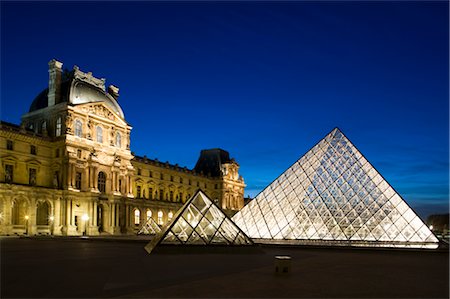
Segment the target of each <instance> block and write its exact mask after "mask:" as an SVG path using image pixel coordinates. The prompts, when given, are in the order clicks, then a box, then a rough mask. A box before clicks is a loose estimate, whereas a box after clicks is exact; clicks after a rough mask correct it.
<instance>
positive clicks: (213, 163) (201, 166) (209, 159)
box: [194, 148, 234, 177]
mask: <svg viewBox="0 0 450 299" xmlns="http://www.w3.org/2000/svg"><path fill="white" fill-rule="evenodd" d="M230 162H234V160H233V159H230V154H229V153H228V152H227V151H225V150H223V149H220V148H213V149H206V150H202V151H201V153H200V158H199V159H198V161H197V164H196V165H195V167H194V170H195V171H196V172H199V173H204V174H205V175H211V176H213V177H219V176H221V175H222V171H221V166H222V164H225V163H230Z"/></svg>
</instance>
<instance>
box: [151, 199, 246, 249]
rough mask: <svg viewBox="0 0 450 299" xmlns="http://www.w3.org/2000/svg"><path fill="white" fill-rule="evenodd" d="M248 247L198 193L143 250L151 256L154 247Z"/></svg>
mask: <svg viewBox="0 0 450 299" xmlns="http://www.w3.org/2000/svg"><path fill="white" fill-rule="evenodd" d="M160 243H161V244H186V245H250V244H253V242H252V241H251V240H250V239H249V238H248V237H247V235H245V233H244V232H243V231H242V230H241V229H240V228H239V227H237V226H236V224H234V223H233V221H231V219H230V218H228V217H227V216H226V215H225V214H224V213H223V212H222V210H221V209H220V208H219V207H218V206H216V205H215V204H214V203H213V202H212V201H211V199H209V198H208V196H206V195H205V193H203V192H202V191H201V190H198V191H197V192H196V193H195V194H194V196H192V197H191V198H190V199H189V200H188V201H187V202H186V203H185V204H184V205H183V207H182V208H181V209H180V210H179V211H178V212H177V213H176V215H175V216H174V218H173V219H172V221H171V222H170V223H168V224H167V225H166V226H165V227H164V228H163V230H162V231H161V232H160V233H159V234H158V235H156V236H155V238H154V239H153V240H151V241H150V243H148V244H147V245H146V246H145V250H147V252H148V253H151V252H152V250H153V249H154V248H155V247H156V246H157V245H158V244H160Z"/></svg>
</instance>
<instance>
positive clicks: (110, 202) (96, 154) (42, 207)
mask: <svg viewBox="0 0 450 299" xmlns="http://www.w3.org/2000/svg"><path fill="white" fill-rule="evenodd" d="M131 129H132V127H131V125H130V124H129V123H128V122H127V121H126V119H125V115H124V113H123V111H122V109H121V107H120V105H119V88H117V87H116V86H113V85H110V86H109V87H108V89H106V87H105V79H99V78H96V77H94V76H93V75H92V73H90V72H88V73H85V72H82V71H81V70H80V69H79V68H78V67H77V66H75V67H74V68H73V70H72V71H63V69H62V63H61V62H59V61H56V60H51V61H50V62H49V85H48V88H46V89H45V90H43V91H42V92H41V93H40V94H39V95H38V96H37V97H36V98H35V99H34V101H33V102H32V103H31V106H30V110H29V111H28V112H27V113H25V114H24V115H23V116H22V121H21V124H20V125H15V124H10V123H6V122H1V127H0V158H1V168H0V234H2V235H5V234H7V235H12V234H30V235H37V234H54V235H83V234H87V235H98V234H100V233H105V234H114V235H117V234H134V233H136V232H137V231H138V230H139V228H140V227H141V226H142V225H143V224H144V223H145V222H146V221H147V219H149V218H152V219H153V220H155V221H156V223H158V224H159V225H163V224H165V223H167V222H168V221H169V220H171V218H172V217H173V216H174V214H175V213H176V212H177V211H178V210H179V209H180V208H181V207H182V205H183V204H184V203H185V202H186V201H187V200H188V199H189V198H190V197H191V196H193V195H194V194H195V193H196V191H197V190H198V189H201V190H202V191H203V192H204V193H205V194H206V195H207V196H208V197H209V198H211V199H212V200H214V201H215V202H216V203H217V204H218V205H219V207H221V208H222V210H223V211H224V212H225V213H226V214H228V215H233V214H234V213H235V212H237V211H239V210H240V209H241V208H242V207H243V206H244V188H245V183H244V180H243V178H242V177H241V176H240V175H239V164H238V163H237V162H236V161H235V160H234V159H232V158H230V156H229V153H228V152H227V151H225V150H222V149H208V150H202V151H201V153H200V157H199V160H198V162H197V164H196V165H195V167H194V168H193V169H188V168H186V167H180V166H178V165H177V164H175V165H173V164H170V163H168V162H165V163H164V162H160V161H158V160H153V159H148V158H147V157H146V156H144V157H139V156H135V155H134V154H133V153H132V152H131V150H130V131H131Z"/></svg>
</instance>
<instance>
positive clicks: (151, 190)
mask: <svg viewBox="0 0 450 299" xmlns="http://www.w3.org/2000/svg"><path fill="white" fill-rule="evenodd" d="M148 198H149V199H153V188H148Z"/></svg>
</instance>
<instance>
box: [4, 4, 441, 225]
mask: <svg viewBox="0 0 450 299" xmlns="http://www.w3.org/2000/svg"><path fill="white" fill-rule="evenodd" d="M448 8H449V7H448V2H447V1H441V2H430V1H427V2H420V1H414V2H403V1H400V2H387V1H382V2H374V1H370V2H369V1H367V2H366V1H365V2H348V1H347V2H336V1H333V2H324V1H321V2H132V3H122V2H84V3H83V2H81V3H80V2H78V3H75V2H32V3H28V2H14V3H13V2H4V1H2V2H1V110H0V112H1V119H2V120H4V121H8V122H13V123H19V122H20V116H21V115H22V114H23V113H25V112H26V111H28V109H29V105H30V104H31V101H32V100H33V98H34V97H35V96H36V95H37V94H38V93H39V92H40V91H41V90H42V89H44V88H45V87H46V86H47V84H48V72H47V68H48V66H47V62H48V61H49V60H50V59H52V58H56V59H58V60H60V61H62V62H63V63H64V67H67V68H69V69H72V67H73V66H74V65H78V66H79V67H80V69H81V70H83V71H92V72H93V74H94V76H97V77H103V78H106V79H107V85H109V84H115V85H117V86H118V87H119V88H120V98H119V102H120V104H121V106H122V108H123V110H124V112H125V117H126V119H127V121H128V122H129V123H130V124H131V125H132V126H133V130H132V140H131V147H132V151H133V152H135V153H136V154H138V155H147V156H148V157H149V158H158V159H159V160H160V161H169V162H171V163H174V164H175V163H178V164H180V165H181V166H188V167H190V168H192V167H193V166H194V165H195V162H196V160H197V158H198V156H199V153H200V150H201V149H205V148H215V147H220V148H223V149H226V150H228V151H229V152H230V154H231V155H232V156H233V157H235V158H236V160H237V161H238V162H239V163H240V165H241V170H240V172H241V174H242V175H243V176H244V179H245V182H246V183H247V188H246V195H251V196H255V195H256V194H257V193H258V192H259V191H261V190H262V189H263V188H264V187H265V186H266V185H268V184H269V183H270V182H271V181H272V180H273V179H275V178H276V177H277V176H278V175H279V174H281V173H282V172H283V171H284V170H285V169H286V168H288V167H289V166H290V165H291V164H292V163H293V162H294V161H296V160H297V159H298V158H299V157H300V156H301V155H303V154H304V153H305V152H306V151H307V150H308V149H309V148H310V147H312V146H313V145H314V144H315V143H316V142H317V141H319V140H320V139H321V138H323V137H324V136H325V135H326V134H327V133H328V132H329V131H331V130H332V129H333V128H334V127H336V126H337V127H339V128H341V129H342V130H343V132H344V133H345V134H346V135H347V137H349V138H350V140H351V141H352V142H353V143H354V144H355V145H356V146H357V147H358V148H359V149H360V150H361V152H362V153H363V154H364V155H365V156H366V158H367V159H368V160H369V161H371V163H372V164H373V165H374V166H375V167H376V168H377V169H378V170H379V171H380V173H381V174H382V175H383V176H384V177H385V178H386V179H387V180H388V182H390V183H391V185H392V186H393V187H394V188H395V189H396V190H397V191H398V192H399V193H400V194H401V195H402V196H403V198H405V199H406V200H407V202H408V203H409V204H410V205H411V206H412V207H413V208H415V209H416V210H417V211H418V212H419V214H420V215H421V216H422V217H426V216H427V215H428V214H430V213H446V212H448V205H449V56H448V55H449V29H448V24H449V10H448Z"/></svg>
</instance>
